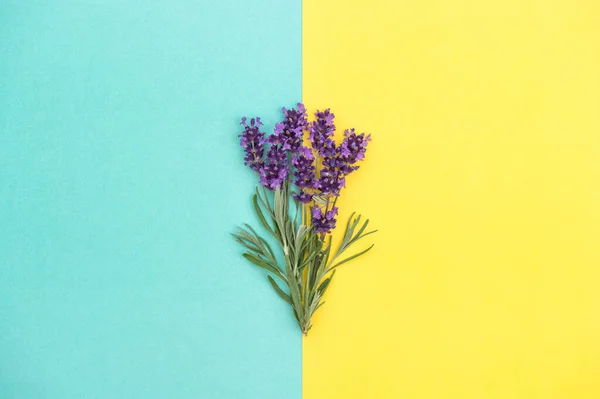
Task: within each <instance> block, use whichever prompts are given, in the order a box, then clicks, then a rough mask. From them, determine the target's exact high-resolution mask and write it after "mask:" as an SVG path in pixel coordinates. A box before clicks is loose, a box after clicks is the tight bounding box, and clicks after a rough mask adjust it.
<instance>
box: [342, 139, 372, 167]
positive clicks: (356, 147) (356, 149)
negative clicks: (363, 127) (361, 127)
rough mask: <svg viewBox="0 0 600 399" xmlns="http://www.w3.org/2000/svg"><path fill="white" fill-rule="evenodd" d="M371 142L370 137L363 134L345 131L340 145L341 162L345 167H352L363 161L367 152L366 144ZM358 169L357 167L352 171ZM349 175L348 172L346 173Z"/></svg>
mask: <svg viewBox="0 0 600 399" xmlns="http://www.w3.org/2000/svg"><path fill="white" fill-rule="evenodd" d="M369 141H371V135H370V134H369V135H367V136H365V134H364V133H361V134H358V135H357V134H356V133H355V131H354V129H349V130H348V129H346V130H345V131H344V141H343V142H342V144H340V154H339V157H340V159H341V160H343V161H344V163H346V165H348V166H350V165H354V164H355V163H356V162H358V161H362V160H363V159H365V152H366V151H367V144H368V143H369ZM356 169H358V166H356V167H354V168H353V169H352V170H356ZM348 173H349V172H348Z"/></svg>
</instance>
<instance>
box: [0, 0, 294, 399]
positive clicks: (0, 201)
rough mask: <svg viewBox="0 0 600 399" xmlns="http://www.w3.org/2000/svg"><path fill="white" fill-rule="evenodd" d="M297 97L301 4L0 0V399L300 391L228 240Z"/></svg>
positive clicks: (288, 346)
mask: <svg viewBox="0 0 600 399" xmlns="http://www.w3.org/2000/svg"><path fill="white" fill-rule="evenodd" d="M300 98H301V2H300V0H295V1H272V0H271V1H269V0H253V1H249V2H244V1H239V0H212V1H168V0H161V1H149V0H145V1H132V0H128V1H122V0H119V1H117V0H110V1H106V0H105V1H92V0H88V1H67V0H61V1H57V0H55V1H51V2H47V1H23V0H20V1H6V0H0V398H3V399H12V398H15V399H28V398H36V399H54V398H56V399H69V398H127V399H131V398H144V399H151V398H161V399H162V398H244V399H248V398H260V399H269V398H278V399H281V398H285V399H294V398H300V396H301V392H300V391H301V338H300V334H299V332H298V331H297V326H296V325H295V324H294V321H293V317H292V315H291V313H290V311H289V309H288V307H287V305H286V304H285V303H283V301H281V300H280V299H278V298H277V297H276V295H275V294H274V293H273V291H272V289H271V288H270V287H269V286H268V282H267V280H266V278H265V276H264V273H263V272H262V271H260V270H259V269H257V268H255V267H254V266H251V265H250V264H248V263H246V262H245V261H244V260H243V259H242V258H241V256H240V254H241V249H240V248H239V247H238V246H237V244H236V243H235V242H234V241H233V239H232V238H231V237H230V236H229V233H230V232H232V231H233V230H234V228H235V226H236V225H238V224H240V223H243V222H253V223H256V221H255V218H254V217H253V214H252V212H251V203H250V195H251V192H252V190H253V187H254V186H255V184H256V182H257V179H256V178H255V176H253V174H252V173H251V171H249V170H247V169H246V168H244V166H243V164H242V151H241V148H240V147H239V144H238V138H237V134H238V133H239V131H240V128H239V125H238V124H239V117H240V116H241V115H248V116H252V115H253V114H258V115H262V116H263V117H264V118H265V119H266V120H267V121H269V122H270V125H269V126H268V127H269V128H270V127H272V125H273V124H274V122H275V119H276V118H278V117H279V108H280V106H282V105H286V106H290V105H293V104H294V103H295V102H296V101H297V100H299V99H300Z"/></svg>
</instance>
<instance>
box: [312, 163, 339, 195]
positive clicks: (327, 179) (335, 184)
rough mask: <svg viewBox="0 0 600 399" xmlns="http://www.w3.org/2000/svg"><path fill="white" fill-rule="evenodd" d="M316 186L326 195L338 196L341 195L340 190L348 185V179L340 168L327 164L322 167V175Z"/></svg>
mask: <svg viewBox="0 0 600 399" xmlns="http://www.w3.org/2000/svg"><path fill="white" fill-rule="evenodd" d="M316 187H317V188H318V189H319V190H320V191H321V194H323V195H324V196H334V197H337V196H338V195H340V190H341V189H342V188H343V187H346V179H345V178H344V175H343V174H342V173H341V172H340V171H339V170H338V169H336V168H332V167H327V166H326V167H324V168H323V169H321V176H320V177H319V180H318V181H317V184H316Z"/></svg>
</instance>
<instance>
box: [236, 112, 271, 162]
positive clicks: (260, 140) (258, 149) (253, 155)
mask: <svg viewBox="0 0 600 399" xmlns="http://www.w3.org/2000/svg"><path fill="white" fill-rule="evenodd" d="M246 120H247V119H246V117H243V118H242V123H240V124H241V125H242V126H244V132H242V134H240V135H239V136H238V137H240V145H241V146H242V147H244V154H245V155H244V164H245V165H246V166H249V167H250V169H252V170H254V171H256V172H258V171H259V170H260V168H261V167H262V165H263V164H264V162H263V159H262V158H263V154H264V143H265V132H261V131H260V126H261V125H262V122H261V121H260V118H256V119H255V118H252V119H250V125H248V124H247V123H246Z"/></svg>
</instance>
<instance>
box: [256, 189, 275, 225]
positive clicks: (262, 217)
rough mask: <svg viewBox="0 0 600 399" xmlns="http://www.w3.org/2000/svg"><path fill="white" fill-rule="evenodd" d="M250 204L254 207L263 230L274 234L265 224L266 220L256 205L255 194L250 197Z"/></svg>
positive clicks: (266, 223)
mask: <svg viewBox="0 0 600 399" xmlns="http://www.w3.org/2000/svg"><path fill="white" fill-rule="evenodd" d="M252 204H253V205H254V211H255V212H256V216H258V219H259V220H260V223H261V224H262V225H263V226H264V228H265V229H267V231H268V232H269V233H271V234H275V232H274V231H273V228H272V227H271V225H269V223H268V222H267V219H266V218H265V215H264V214H263V211H262V210H261V209H260V205H258V195H257V194H254V195H253V196H252Z"/></svg>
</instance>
